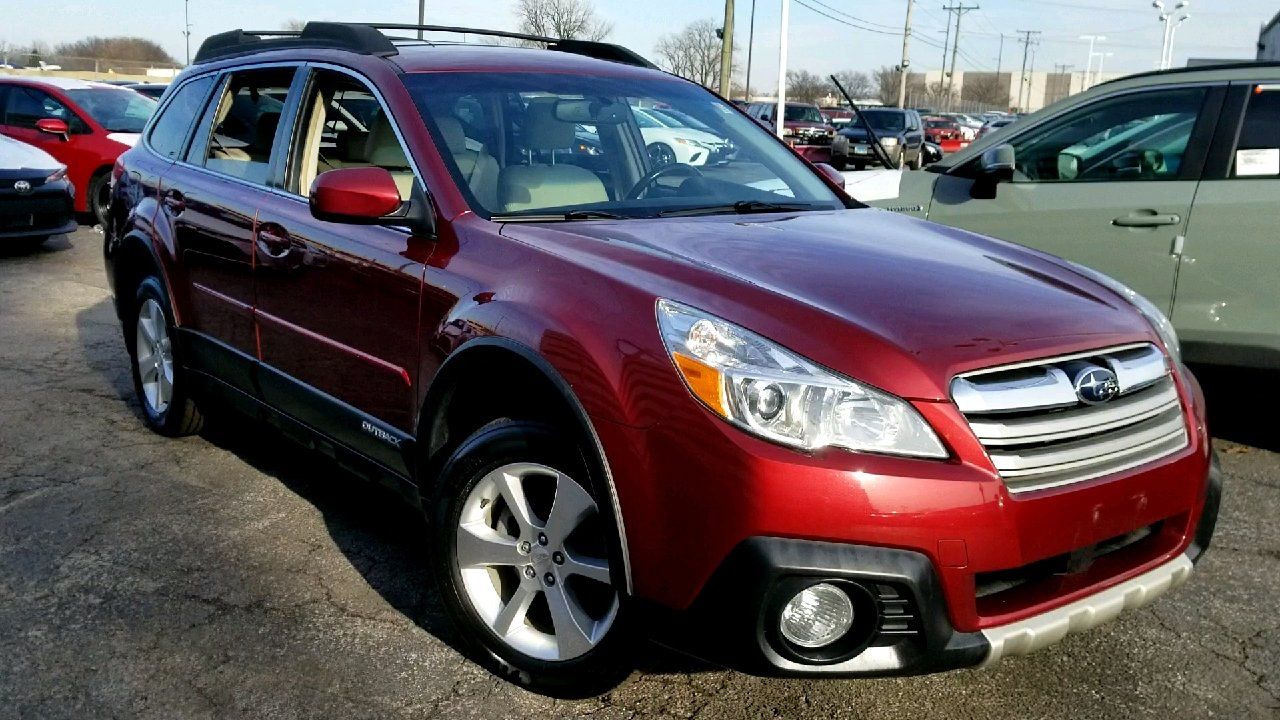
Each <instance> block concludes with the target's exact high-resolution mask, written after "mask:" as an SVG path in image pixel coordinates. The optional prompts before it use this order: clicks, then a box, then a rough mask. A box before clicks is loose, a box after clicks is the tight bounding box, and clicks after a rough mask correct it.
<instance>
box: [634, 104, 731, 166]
mask: <svg viewBox="0 0 1280 720" xmlns="http://www.w3.org/2000/svg"><path fill="white" fill-rule="evenodd" d="M631 111H632V114H633V115H635V118H636V123H637V124H638V125H639V126H640V135H641V136H642V137H643V138H644V144H645V147H646V149H647V150H648V151H649V160H650V161H651V162H653V164H654V166H655V167H658V166H661V165H670V164H672V163H682V164H685V165H707V164H715V163H718V162H724V161H726V160H728V159H729V157H730V155H731V153H732V149H733V145H732V144H731V143H730V142H729V141H727V140H725V139H724V138H722V137H720V136H718V135H714V134H712V133H709V132H707V131H705V130H699V129H697V128H693V127H688V126H684V125H681V121H680V120H679V119H677V118H675V117H670V116H667V115H665V114H664V113H663V112H662V111H661V110H650V109H648V108H639V107H632V108H631Z"/></svg>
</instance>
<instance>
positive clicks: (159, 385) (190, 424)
mask: <svg viewBox="0 0 1280 720" xmlns="http://www.w3.org/2000/svg"><path fill="white" fill-rule="evenodd" d="M131 320H132V322H131V323H130V326H129V327H127V328H126V329H125V333H126V334H125V341H126V343H127V344H128V346H129V357H130V360H132V363H131V364H132V365H133V390H134V392H135V393H136V394H137V396H138V401H139V402H140V403H141V404H142V415H143V420H144V421H145V422H146V424H147V427H149V428H151V429H152V430H154V431H155V432H157V433H159V434H161V435H165V436H167V437H181V436H183V435H192V434H194V433H197V432H199V431H200V428H201V427H202V426H203V425H204V418H203V416H202V415H201V414H200V409H199V408H198V407H196V404H195V401H194V400H192V398H191V396H190V389H189V388H188V387H187V379H186V377H185V373H184V372H183V370H182V367H181V366H180V365H179V363H178V362H177V361H176V359H175V357H174V349H175V348H174V342H173V338H174V335H175V331H174V324H173V308H172V307H171V306H170V304H169V296H168V294H166V293H165V291H164V286H163V285H162V284H161V283H160V280H159V279H157V278H155V277H148V278H146V279H144V280H143V281H142V282H141V283H139V284H138V290H137V294H136V295H135V296H134V303H133V313H132V315H131Z"/></svg>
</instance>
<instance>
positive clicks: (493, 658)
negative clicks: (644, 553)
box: [430, 420, 630, 697]
mask: <svg viewBox="0 0 1280 720" xmlns="http://www.w3.org/2000/svg"><path fill="white" fill-rule="evenodd" d="M430 507H433V508H434V509H435V510H434V517H433V518H432V523H431V527H432V535H433V546H434V547H435V548H436V549H437V552H436V553H435V558H434V561H435V563H436V573H435V575H436V577H437V578H439V583H440V594H441V596H442V598H443V600H444V604H445V606H446V608H447V609H448V610H449V614H450V615H451V616H452V618H453V619H454V621H455V622H456V623H457V624H458V625H459V627H460V629H461V631H462V633H461V634H462V635H463V637H464V639H465V641H466V644H467V645H468V647H469V648H470V649H471V650H472V651H473V654H474V655H475V656H476V657H477V658H478V659H479V660H480V661H481V662H482V663H484V664H485V665H486V666H487V667H488V668H489V669H490V670H491V671H492V672H494V673H495V674H497V675H499V676H500V677H504V678H507V679H508V680H510V681H512V682H515V683H517V684H519V685H522V686H524V687H527V688H529V689H531V690H534V691H536V692H541V693H544V694H548V695H553V696H558V697H585V696H588V695H595V694H599V693H600V692H604V691H606V690H608V689H610V688H612V687H614V686H616V685H617V684H618V683H620V682H621V681H622V680H623V679H625V678H626V676H627V674H629V672H630V665H629V663H628V662H627V661H626V658H625V656H624V654H623V649H624V648H625V645H626V643H625V640H624V635H625V632H626V627H625V620H626V606H625V605H624V603H623V597H622V592H621V591H620V590H619V589H618V588H619V583H617V581H616V576H617V575H619V573H617V572H615V568H614V567H613V565H614V563H613V562H612V561H611V560H610V558H615V557H617V556H618V554H617V552H616V545H617V539H616V535H615V533H614V532H613V530H612V527H613V523H612V521H611V519H612V517H611V515H609V514H608V513H609V510H608V508H609V505H608V504H607V502H601V501H600V499H599V498H598V497H597V495H596V493H594V492H593V491H592V489H591V482H590V481H589V479H588V474H587V469H586V464H585V463H584V461H583V458H582V454H581V452H580V451H579V450H578V449H577V448H576V447H575V445H574V444H573V443H572V442H569V441H567V440H566V439H565V438H564V437H562V436H561V435H560V434H559V433H557V432H555V431H554V430H552V429H550V428H547V427H545V426H542V425H537V424H533V423H528V422H516V421H510V420H504V421H499V422H496V423H493V424H490V425H487V426H485V427H484V428H481V429H480V430H479V431H477V432H476V433H475V434H473V435H472V436H471V437H469V438H467V440H465V441H464V442H463V443H462V444H461V445H460V446H459V447H458V449H457V450H455V451H454V452H453V454H452V455H451V456H450V458H449V460H448V461H447V462H446V463H445V465H444V468H443V470H442V472H441V475H440V478H439V482H438V485H437V491H436V498H435V501H434V502H432V503H431V505H430Z"/></svg>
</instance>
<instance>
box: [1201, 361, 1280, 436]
mask: <svg viewBox="0 0 1280 720" xmlns="http://www.w3.org/2000/svg"><path fill="white" fill-rule="evenodd" d="M1191 371H1192V372H1193V373H1194V374H1195V376H1196V379H1198V380H1199V381H1200V386H1201V387H1202V388H1204V395H1205V405H1206V407H1207V408H1208V410H1209V433H1210V434H1211V435H1212V436H1213V437H1215V438H1217V439H1220V440H1230V441H1231V442H1237V443H1240V444H1242V445H1250V446H1253V447H1256V448H1261V449H1264V450H1271V451H1273V452H1280V432H1277V431H1276V426H1275V424H1274V423H1271V422H1267V421H1265V420H1264V419H1263V417H1264V415H1263V414H1262V413H1263V408H1269V407H1275V403H1276V402H1277V401H1280V385H1278V384H1277V381H1278V380H1280V373H1277V372H1276V371H1274V370H1259V369H1253V368H1235V367H1220V366H1206V365H1196V366H1192V368H1191Z"/></svg>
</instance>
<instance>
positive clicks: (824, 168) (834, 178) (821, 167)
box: [813, 162, 844, 190]
mask: <svg viewBox="0 0 1280 720" xmlns="http://www.w3.org/2000/svg"><path fill="white" fill-rule="evenodd" d="M813 166H814V167H816V168H818V172H821V173H822V174H823V175H826V176H827V179H828V180H830V181H831V182H833V183H835V184H836V185H837V186H838V187H839V188H840V189H841V190H843V189H844V173H842V172H840V171H839V170H837V169H835V168H834V167H832V166H830V165H828V164H827V163H824V162H820V163H814V164H813Z"/></svg>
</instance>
